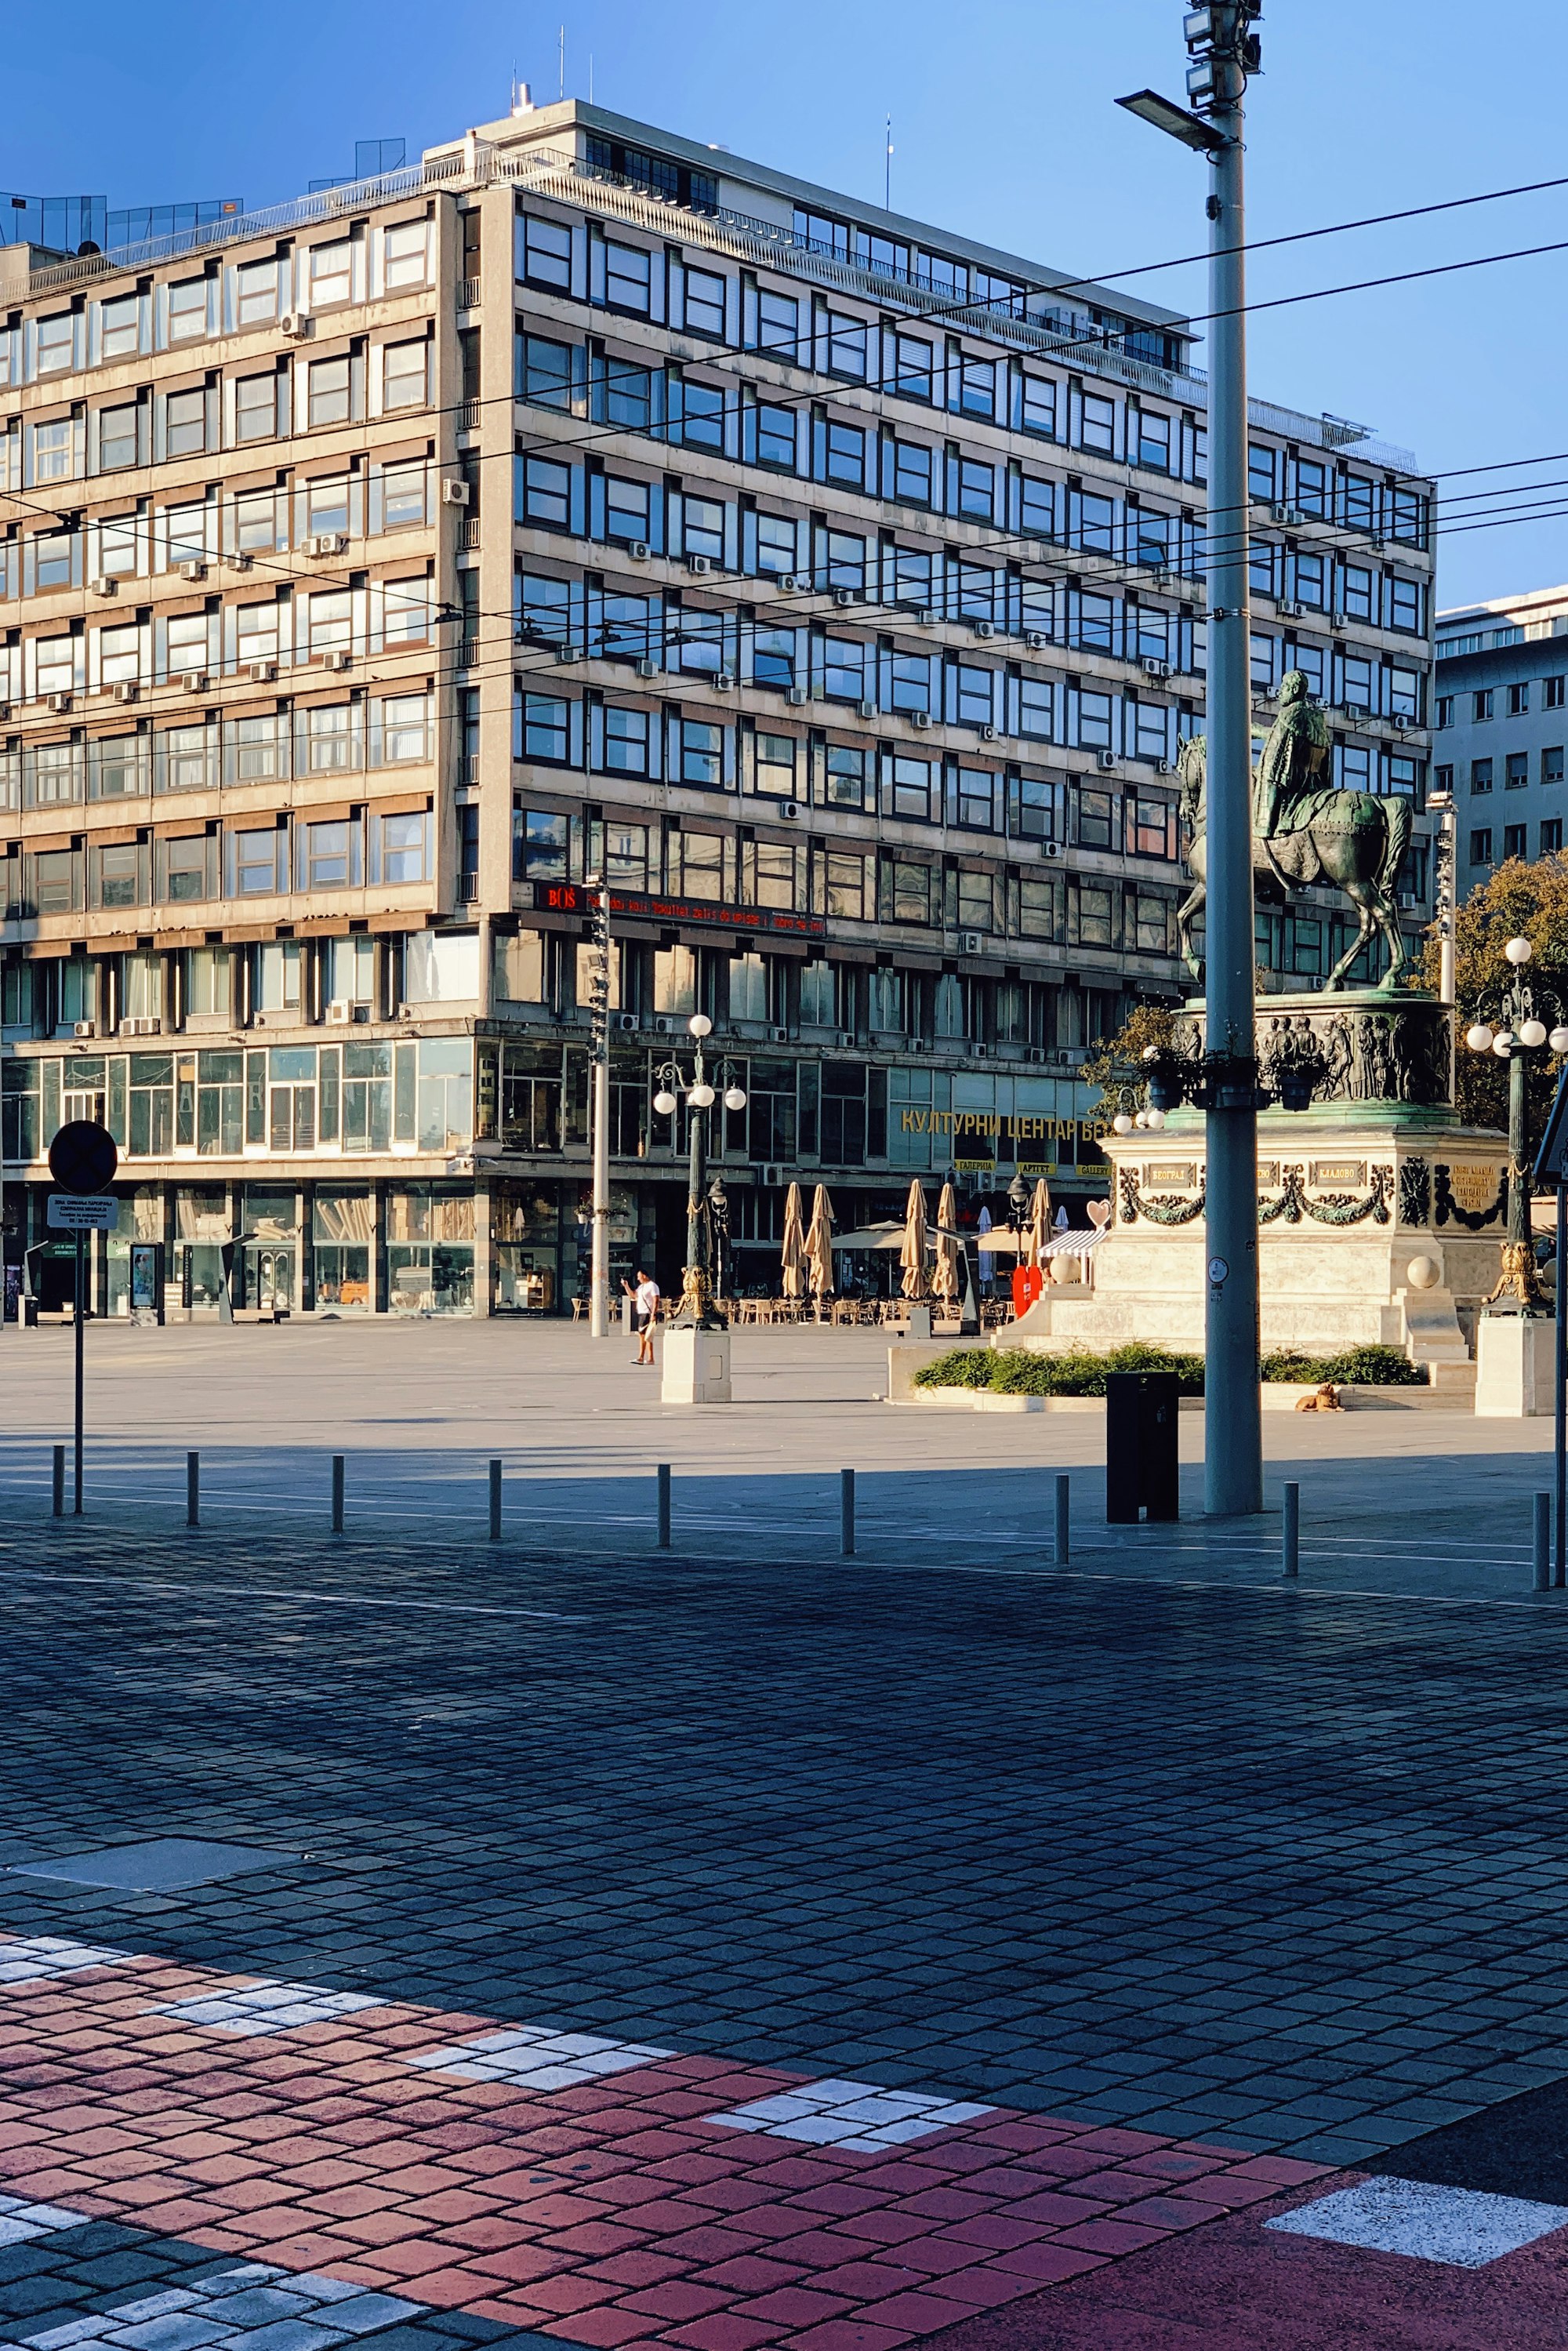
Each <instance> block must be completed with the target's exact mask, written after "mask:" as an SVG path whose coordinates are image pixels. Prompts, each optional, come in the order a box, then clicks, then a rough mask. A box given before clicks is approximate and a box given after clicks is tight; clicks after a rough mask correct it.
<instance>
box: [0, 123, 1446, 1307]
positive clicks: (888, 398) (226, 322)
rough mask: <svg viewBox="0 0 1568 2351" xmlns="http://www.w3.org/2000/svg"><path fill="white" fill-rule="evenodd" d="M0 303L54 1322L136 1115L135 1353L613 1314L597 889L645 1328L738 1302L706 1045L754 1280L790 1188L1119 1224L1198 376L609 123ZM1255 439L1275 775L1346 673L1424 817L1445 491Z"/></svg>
mask: <svg viewBox="0 0 1568 2351" xmlns="http://www.w3.org/2000/svg"><path fill="white" fill-rule="evenodd" d="M0 280H3V292H4V304H3V305H0V307H3V308H4V310H5V324H4V326H3V327H0V382H3V383H4V384H5V402H4V408H3V411H0V431H3V438H0V469H3V471H0V484H3V486H4V488H5V494H6V504H5V510H4V514H5V534H6V535H5V540H4V542H3V544H0V638H3V643H0V807H3V809H4V816H5V829H4V841H5V901H4V926H3V929H0V953H3V958H4V1006H3V1012H4V1040H3V1061H0V1076H3V1081H4V1108H5V1123H4V1153H5V1258H6V1266H7V1277H8V1280H9V1281H11V1282H12V1284H13V1286H15V1284H16V1282H18V1281H19V1280H20V1278H21V1274H22V1270H23V1268H24V1266H26V1269H27V1273H28V1277H29V1286H30V1288H31V1290H33V1292H34V1293H35V1294H37V1296H38V1297H39V1298H40V1299H41V1301H42V1303H43V1305H44V1307H45V1308H46V1310H47V1308H48V1307H49V1306H50V1305H51V1303H53V1302H54V1301H57V1298H58V1297H59V1295H60V1285H61V1279H62V1274H63V1260H57V1259H54V1258H53V1257H52V1256H51V1255H50V1249H49V1241H48V1235H47V1224H46V1210H47V1189H48V1184H47V1168H46V1166H45V1165H44V1154H45V1152H46V1151H47V1144H48V1140H49V1137H50V1135H51V1134H53V1132H54V1131H55V1128H56V1127H57V1124H58V1123H60V1122H61V1121H62V1120H64V1119H66V1118H68V1117H70V1116H77V1115H84V1114H85V1115H94V1116H99V1117H101V1118H102V1119H104V1121H105V1122H106V1123H108V1125H109V1126H110V1129H111V1130H112V1131H113V1133H114V1134H115V1136H116V1138H117V1140H118V1142H119V1144H120V1151H121V1167H120V1176H121V1179H122V1180H121V1183H120V1187H119V1188H120V1196H121V1209H120V1228H119V1229H118V1231H116V1232H114V1233H112V1234H110V1235H108V1236H106V1237H104V1238H103V1239H102V1241H101V1243H100V1244H99V1255H98V1260H97V1264H96V1268H95V1274H94V1280H95V1284H96V1297H97V1301H98V1304H99V1308H100V1310H101V1311H107V1312H110V1313H115V1312H123V1311H129V1310H130V1309H131V1305H132V1302H133V1291H134V1303H135V1304H136V1305H137V1306H138V1307H139V1308H142V1307H152V1308H155V1309H162V1310H165V1311H170V1312H172V1313H182V1312H189V1313H198V1314H199V1313H203V1312H217V1311H225V1312H226V1311H236V1312H239V1313H250V1312H258V1311H259V1312H268V1311H277V1310H285V1311H291V1312H296V1313H315V1314H350V1313H372V1312H404V1313H407V1312H463V1313H466V1312H472V1313H479V1314H486V1313H491V1312H497V1311H521V1312H528V1311H546V1312H549V1311H568V1310H569V1309H570V1303H571V1301H573V1299H574V1298H575V1297H577V1296H578V1295H579V1294H580V1290H581V1289H582V1286H583V1283H584V1281H585V1279H586V1260H587V1230H588V1226H587V1177H588V1140H589V1138H588V1132H587V1102H588V1084H587V1076H588V1047H589V1015H588V1011H587V1002H588V995H589V966H590V961H591V958H590V955H589V951H588V948H587V946H586V944H585V943H586V939H587V934H588V922H587V914H586V907H585V904H584V897H583V885H584V883H585V882H586V881H587V880H588V878H589V877H590V876H591V875H592V874H593V873H595V872H601V871H602V872H605V873H606V874H607V875H608V879H609V882H610V884H611V887H612V892H613V896H614V914H613V934H614V950H613V963H612V1071H611V1075H612V1087H611V1100H612V1136H611V1144H612V1183H613V1195H612V1197H613V1209H612V1233H613V1236H614V1243H613V1246H614V1262H615V1266H616V1270H617V1271H621V1270H629V1269H630V1267H631V1265H632V1260H633V1259H634V1258H636V1257H638V1256H642V1257H645V1258H652V1259H654V1260H655V1261H656V1262H657V1264H658V1265H659V1267H660V1269H661V1270H662V1272H663V1273H664V1277H665V1278H666V1280H667V1279H668V1277H669V1275H670V1274H671V1273H672V1272H673V1271H674V1267H675V1266H676V1264H678V1261H679V1258H680V1256H681V1253H682V1250H683V1249H684V1239H685V1169H684V1153H685V1139H686V1138H685V1132H684V1127H683V1126H682V1124H681V1118H680V1116H677V1118H676V1119H675V1120H665V1119H663V1118H661V1117H659V1116H658V1115H657V1114H656V1113H654V1112H653V1108H652V1098H653V1093H654V1092H656V1091H658V1072H659V1071H660V1070H661V1069H662V1068H663V1067H664V1064H665V1063H666V1061H668V1060H669V1059H670V1058H671V1057H672V1056H674V1058H675V1059H676V1060H677V1061H680V1060H681V1059H682V1058H683V1055H684V1049H685V1022H686V1019H687V1018H688V1017H689V1015H690V1014H691V1012H693V1011H694V1010H697V1009H701V1010H705V1011H706V1012H707V1013H708V1014H709V1015H710V1016H711V1017H712V1019H713V1020H714V1022H715V1027H716V1039H715V1042H716V1047H717V1048H718V1050H719V1051H720V1052H721V1053H722V1054H724V1055H726V1056H727V1059H728V1061H729V1064H730V1066H731V1069H732V1071H733V1072H734V1074H735V1075H736V1077H737V1078H738V1080H739V1082H740V1083H741V1084H742V1085H743V1087H744V1088H745V1091H746V1092H747V1097H748V1099H747V1107H746V1109H745V1110H744V1111H743V1112H740V1113H728V1114H727V1115H726V1117H725V1119H724V1123H723V1130H722V1133H720V1134H716V1135H715V1138H714V1144H715V1153H716V1159H717V1161H718V1164H719V1165H720V1166H721V1168H722V1170H723V1174H724V1177H725V1183H726V1186H727V1192H728V1196H729V1212H730V1237H731V1244H732V1249H733V1265H732V1270H733V1274H734V1277H735V1279H736V1280H737V1281H738V1282H739V1283H740V1284H741V1285H742V1286H746V1287H749V1286H754V1285H757V1286H760V1285H763V1284H765V1283H766V1282H767V1281H768V1278H769V1276H770V1273H771V1270H772V1266H773V1263H774V1261H775V1259H776V1250H777V1239H778V1232H779V1215H780V1209H781V1202H782V1196H783V1189H784V1187H785V1186H787V1184H788V1183H789V1180H790V1179H791V1178H792V1177H801V1178H804V1179H807V1180H812V1181H814V1180H821V1181H825V1182H826V1183H828V1184H829V1186H830V1187H831V1190H832V1193H833V1196H834V1200H835V1204H836V1207H837V1208H838V1212H839V1220H840V1224H841V1227H843V1228H848V1227H849V1226H851V1225H854V1224H860V1223H862V1222H864V1221H865V1220H866V1219H868V1218H869V1217H874V1216H877V1215H880V1214H883V1213H884V1212H888V1211H890V1210H892V1209H894V1208H896V1207H901V1205H902V1201H903V1197H904V1193H905V1191H906V1190H907V1186H908V1183H909V1180H910V1177H911V1175H930V1176H933V1177H940V1176H941V1175H943V1174H944V1173H946V1171H947V1170H948V1169H949V1168H952V1169H953V1170H954V1171H955V1172H956V1174H957V1175H958V1177H959V1179H960V1184H961V1188H962V1189H963V1191H964V1194H965V1196H966V1198H967V1201H969V1202H970V1203H971V1204H974V1203H977V1202H978V1201H979V1200H980V1199H982V1198H983V1197H984V1196H986V1195H988V1194H989V1193H993V1192H997V1191H1000V1190H1003V1189H1005V1186H1006V1185H1007V1183H1008V1182H1009V1179H1010V1178H1011V1177H1012V1175H1014V1174H1015V1172H1021V1173H1023V1174H1024V1175H1026V1177H1028V1178H1030V1179H1031V1180H1032V1177H1033V1176H1034V1175H1035V1174H1037V1173H1046V1174H1048V1175H1049V1176H1050V1178H1051V1182H1052V1184H1053V1186H1055V1188H1056V1189H1057V1191H1058V1192H1059V1194H1060V1195H1061V1196H1062V1197H1063V1198H1064V1199H1065V1200H1067V1201H1068V1202H1069V1203H1070V1204H1071V1203H1074V1202H1076V1203H1078V1204H1079V1207H1077V1208H1074V1210H1073V1213H1074V1214H1081V1213H1082V1203H1083V1202H1085V1201H1086V1200H1087V1199H1088V1198H1089V1197H1090V1196H1092V1195H1093V1194H1095V1193H1096V1192H1098V1191H1099V1190H1100V1189H1101V1188H1103V1181H1104V1165H1103V1161H1102V1160H1101V1159H1100V1157H1099V1155H1098V1151H1097V1149H1096V1146H1095V1134H1096V1131H1097V1109H1096V1105H1095V1103H1094V1102H1093V1101H1092V1098H1091V1095H1090V1093H1089V1090H1088V1089H1086V1088H1085V1087H1084V1086H1083V1085H1082V1082H1081V1081H1080V1080H1079V1079H1078V1077H1077V1076H1076V1074H1075V1072H1076V1070H1077V1068H1078V1065H1079V1063H1080V1062H1081V1061H1082V1058H1083V1055H1084V1052H1085V1050H1087V1049H1088V1048H1089V1047H1090V1046H1091V1045H1092V1042H1093V1041H1094V1040H1096V1039H1097V1038H1099V1037H1100V1036H1102V1035H1103V1034H1105V1033H1107V1032H1108V1031H1109V1030H1111V1029H1113V1028H1114V1027H1115V1026H1116V1025H1117V1023H1118V1022H1119V1020H1120V1019H1121V1018H1122V1017H1123V1015H1124V1011H1125V1009H1126V1008H1127V1007H1128V1006H1129V1005H1130V1004H1131V1003H1132V1002H1134V1001H1135V1000H1136V999H1137V998H1139V997H1140V996H1149V997H1154V998H1161V999H1164V1000H1175V998H1176V997H1177V996H1178V995H1180V994H1181V993H1184V992H1185V991H1186V985H1187V983H1186V977H1185V975H1184V974H1183V973H1182V971H1181V969H1180V967H1179V965H1178V963H1177V961H1176V956H1175V951H1174V950H1175V933H1174V912H1175V908H1176V904H1177V903H1178V901H1179V898H1180V896H1181V894H1182V893H1183V890H1184V886H1185V884H1184V880H1183V874H1182V870H1181V866H1180V863H1179V859H1180V853H1181V846H1182V844H1181V841H1180V839H1179V825H1178V810H1177V800H1178V793H1177V788H1176V776H1175V772H1174V767H1175V760H1176V751H1177V747H1178V745H1179V742H1180V740H1181V738H1182V737H1183V736H1184V735H1186V734H1187V733H1190V732H1193V731H1195V730H1197V729H1199V728H1201V726H1202V723H1203V720H1202V707H1203V665H1204V588H1203V576H1204V569H1205V560H1206V559H1205V533H1206V520H1205V512H1204V431H1203V416H1204V384H1203V380H1202V377H1201V374H1200V373H1199V372H1198V371H1197V370H1196V369H1195V368H1194V366H1193V364H1192V361H1191V358H1190V351H1191V346H1192V342H1193V340H1194V338H1193V330H1192V329H1191V328H1190V327H1189V325H1188V324H1187V322H1186V320H1184V319H1181V318H1180V317H1178V316H1176V315H1175V314H1173V313H1170V312H1168V311H1164V310H1160V309H1157V308H1154V307H1152V306H1150V305H1148V304H1146V303H1144V302H1142V301H1136V302H1134V301H1132V300H1129V299H1128V298H1125V297H1124V296H1122V295H1120V294H1118V293H1115V292H1113V290H1111V289H1109V288H1105V287H1094V286H1092V285H1088V284H1082V283H1071V282H1067V281H1064V280H1063V278H1062V277H1061V273H1060V272H1059V271H1058V272H1053V271H1051V270H1049V269H1046V268H1044V267H1042V266H1040V265H1038V264H1033V263H1029V262H1026V261H1024V260H1021V259H1019V258H1018V257H1017V256H1011V255H1009V254H1008V253H1006V252H1003V251H1001V250H999V249H992V248H989V247H985V246H977V245H976V244H974V243H973V242H972V241H970V240H967V239H965V238H962V237H957V236H952V235H944V234H943V233H941V232H939V231H937V230H935V229H931V228H928V227H925V226H924V225H921V224H918V223H915V222H912V221H907V220H904V219H901V218H899V217H898V216H896V215H893V214H885V213H883V212H880V211H878V210H876V209H875V208H874V207H870V206H866V205H862V204H852V203H851V202H850V201H849V200H848V199H846V198H842V197H839V196H835V195H833V194H832V193H831V192H829V191H827V190H824V189H821V188H818V187H815V186H812V185H810V184H808V183H803V182H800V181H797V180H794V179H792V178H790V177H789V175H787V174H785V173H782V172H774V171H771V170H769V169H768V168H766V167H763V166H760V165H754V164H750V163H742V162H739V161H738V160H737V159H736V158H734V157H732V156H730V155H728V154H727V153H724V152H721V151H718V150H714V149H709V148H705V147H700V146H696V145H694V144H693V143H692V142H690V141H685V140H681V139H676V138H674V137H671V136H669V135H667V134H665V133H664V132H661V131H655V130H653V129H651V128H649V127H647V126H643V125H640V124H637V123H634V122H630V121H627V120H624V119H622V118H620V117H617V116H614V115H611V114H608V113H606V112H605V111H604V110H596V109H594V108H591V107H586V106H583V105H580V104H578V103H576V102H567V103H564V104H561V105H559V106H550V107H546V108H540V109H537V110H534V109H529V108H524V109H522V110H519V111H518V112H517V113H516V114H515V115H513V116H512V117H510V118H508V119H507V120H503V121H501V122H498V123H493V124H490V125H487V126H486V127H485V128H484V129H482V130H480V131H474V132H470V133H469V134H468V135H467V136H466V137H465V139H463V140H461V141H456V142H455V143H454V144H453V145H451V146H449V147H443V148H438V149H435V150H433V151H431V152H428V153H427V154H426V155H425V157H424V158H423V162H422V163H421V164H419V165H416V166H413V167H411V168H409V169H407V170H404V171H400V172H393V173H390V174H387V175H385V176H383V177H382V178H380V179H376V180H371V181H365V182H360V183H352V184H349V185H345V186H341V187H338V188H334V189H331V190H329V191H328V192H326V193H322V194H319V195H314V196H310V197H308V198H304V199H301V200H300V201H298V203H295V204H288V205H286V206H283V207H280V208H278V209H277V211H275V212H272V213H255V214H241V215H239V216H237V217H233V218H225V219H222V220H218V221H208V222H206V223H204V224H203V225H200V226H198V227H196V228H194V229H192V230H189V231H186V232H184V233H183V234H180V235H172V236H168V237H164V238H162V239H160V240H155V241H153V242H151V243H148V244H144V245H142V246H139V247H133V248H122V249H120V250H117V251H113V252H110V253H109V254H107V255H99V254H96V253H83V254H81V255H78V256H59V255H54V254H48V253H45V252H43V251H42V250H40V249H39V248H38V247H37V246H10V247H8V248H5V249H3V250H0ZM1253 413H1254V435H1253V448H1252V478H1251V486H1252V490H1253V494H1254V504H1253V507H1252V514H1251V522H1252V528H1253V567H1252V581H1253V598H1254V611H1253V638H1252V645H1253V667H1254V686H1255V691H1256V696H1257V708H1258V714H1259V722H1260V726H1262V725H1263V724H1265V723H1266V721H1267V718H1268V716H1269V715H1270V707H1271V697H1272V695H1273V693H1274V691H1275V690H1276V688H1277V686H1278V684H1279V680H1280V678H1281V676H1282V674H1284V672H1285V671H1286V670H1287V669H1289V668H1291V667H1301V668H1304V669H1305V670H1306V671H1307V673H1308V675H1309V678H1310V679H1311V681H1312V687H1313V690H1314V692H1316V693H1318V694H1319V695H1321V697H1322V699H1323V701H1324V702H1325V704H1328V705H1332V707H1333V719H1334V726H1335V755H1334V756H1335V766H1336V770H1337V772H1338V774H1339V775H1340V777H1341V778H1342V779H1343V780H1344V781H1346V782H1354V783H1359V784H1362V785H1364V787H1365V788H1367V789H1373V790H1377V791H1385V792H1402V793H1406V794H1408V795H1409V796H1410V797H1411V798H1412V799H1414V800H1415V802H1416V807H1417V809H1420V808H1421V806H1422V803H1423V799H1424V791H1425V780H1426V762H1427V736H1426V732H1425V729H1426V723H1427V681H1428V673H1429V668H1430V641H1431V613H1430V601H1431V599H1430V573H1431V556H1430V551H1429V549H1430V539H1429V530H1430V518H1429V498H1430V488H1431V486H1430V484H1429V483H1428V482H1427V481H1426V480H1424V479H1423V478H1422V477H1421V476H1420V475H1419V474H1418V473H1417V471H1416V466H1415V462H1414V460H1413V459H1411V458H1410V457H1409V456H1408V455H1406V453H1403V452H1400V451H1398V450H1396V449H1392V448H1387V447H1384V446H1382V445H1380V444H1375V443H1374V442H1372V441H1371V440H1370V438H1369V437H1368V436H1367V435H1366V434H1364V433H1363V432H1362V431H1361V429H1360V428H1357V427H1355V426H1352V425H1347V424H1344V423H1340V422H1338V421H1336V420H1333V419H1330V418H1312V417H1308V416H1306V415H1303V414H1299V413H1295V412H1293V411H1291V410H1288V409H1283V408H1278V407H1274V406H1271V405H1269V404H1267V403H1263V402H1255V403H1254V412H1253ZM1428 852H1429V841H1428V837H1427V828H1426V826H1425V823H1424V822H1419V823H1418V825H1417V840H1416V848H1415V850H1414V852H1413V853H1412V860H1411V865H1410V869H1409V871H1408V872H1407V874H1406V880H1405V904H1406V912H1407V914H1408V916H1409V919H1410V920H1411V922H1412V924H1413V925H1414V924H1416V923H1419V922H1420V921H1421V920H1423V919H1424V918H1425V914H1426V903H1427V889H1428V874H1427V866H1428V862H1429V854H1428ZM1341 920H1342V915H1341V911H1340V908H1339V906H1338V904H1335V903H1331V902H1330V901H1329V900H1328V899H1326V898H1324V899H1322V900H1321V902H1320V901H1319V900H1317V899H1316V898H1309V899H1308V900H1307V901H1304V902H1303V903H1302V904H1298V905H1297V906H1296V907H1294V908H1292V909H1291V910H1289V911H1288V912H1287V911H1285V910H1282V909H1281V910H1270V909H1260V926H1259V951H1260V959H1261V960H1262V961H1264V962H1265V963H1266V964H1268V965H1269V966H1270V967H1272V968H1273V969H1274V970H1276V971H1277V972H1279V973H1281V974H1282V975H1294V976H1299V977H1309V976H1316V975H1318V974H1320V973H1322V971H1323V970H1325V969H1326V968H1327V966H1328V963H1329V962H1330V961H1331V960H1332V959H1333V956H1335V955H1336V954H1337V952H1338V951H1339V947H1340V946H1341V945H1342V944H1343V935H1342V933H1341V930H1340V927H1339V926H1340V924H1341ZM844 1270H845V1271H846V1273H850V1272H853V1271H855V1269H852V1268H850V1267H847V1266H846V1267H845V1269H844ZM861 1270H862V1271H863V1272H865V1273H866V1275H867V1278H870V1270H869V1269H861Z"/></svg>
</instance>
